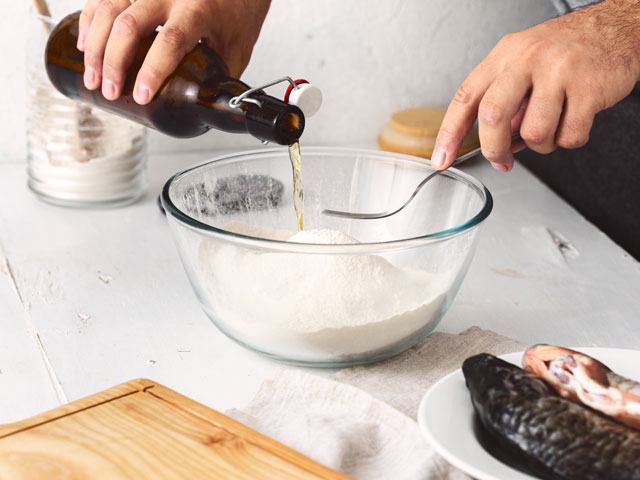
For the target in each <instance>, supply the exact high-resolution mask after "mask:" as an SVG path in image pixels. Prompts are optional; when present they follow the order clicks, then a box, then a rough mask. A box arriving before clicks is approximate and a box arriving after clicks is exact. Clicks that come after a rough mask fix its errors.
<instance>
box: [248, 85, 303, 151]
mask: <svg viewBox="0 0 640 480" xmlns="http://www.w3.org/2000/svg"><path fill="white" fill-rule="evenodd" d="M254 98H255V99H256V100H258V101H259V102H261V103H262V105H261V106H258V105H255V104H253V103H249V104H247V105H248V106H247V110H246V120H247V130H248V132H249V133H250V134H251V135H253V136H254V137H256V138H258V139H260V140H266V141H268V142H272V143H277V144H279V145H291V144H292V143H293V142H295V141H296V140H298V139H299V138H300V136H301V135H302V132H303V131H304V125H305V119H304V114H303V113H302V110H300V109H299V108H298V107H297V106H295V105H291V104H289V103H286V102H283V101H282V100H278V99H277V98H275V97H272V96H270V95H266V94H261V95H256V96H255V97H254Z"/></svg>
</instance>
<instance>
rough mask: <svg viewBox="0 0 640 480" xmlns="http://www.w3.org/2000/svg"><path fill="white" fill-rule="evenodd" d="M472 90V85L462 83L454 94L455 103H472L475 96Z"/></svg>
mask: <svg viewBox="0 0 640 480" xmlns="http://www.w3.org/2000/svg"><path fill="white" fill-rule="evenodd" d="M472 92H473V90H472V89H471V86H470V85H469V84H467V83H463V84H462V85H460V87H459V88H458V90H457V91H456V94H455V95H454V96H453V101H454V102H455V103H459V104H463V105H464V104H467V103H470V102H471V99H472V98H473V94H472Z"/></svg>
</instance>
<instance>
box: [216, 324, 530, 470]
mask: <svg viewBox="0 0 640 480" xmlns="http://www.w3.org/2000/svg"><path fill="white" fill-rule="evenodd" d="M525 348H526V347H525V345H524V344H522V343H520V342H517V341H515V340H512V339H509V338H506V337H503V336H501V335H498V334H496V333H494V332H492V331H489V330H482V329H480V328H478V327H472V328H470V329H469V330H466V331H465V332H463V333H461V334H459V335H452V334H448V333H440V332H435V333H433V334H431V335H430V336H429V337H427V338H426V339H425V340H423V341H422V342H420V343H419V344H418V345H416V346H414V347H413V348H411V349H409V350H408V351H406V352H404V353H402V354H401V355H398V356H396V357H394V358H391V359H389V360H385V361H382V362H378V363H374V364H372V365H365V366H359V367H352V368H346V369H344V370H340V371H339V372H337V373H336V374H335V375H333V376H332V377H330V378H323V377H320V376H318V375H316V374H313V373H309V372H312V370H300V369H294V368H283V369H281V370H279V372H278V373H277V374H276V376H275V377H274V378H273V379H271V380H267V381H265V382H264V383H263V384H262V386H261V387H260V390H259V391H258V393H257V394H256V396H255V397H254V398H253V400H252V401H251V403H250V404H249V405H248V406H247V407H246V408H244V409H242V410H231V411H228V412H227V415H229V416H231V417H233V418H235V419H236V420H238V421H240V422H242V423H244V424H246V425H248V426H250V427H252V428H254V429H255V430H258V431H259V432H261V433H264V434H265V435H268V436H270V437H272V438H275V439H276V440H278V441H280V442H282V443H284V444H285V445H288V446H290V447H292V448H294V449H296V450H298V451H300V452H302V453H304V454H305V455H307V456H309V457H311V458H313V459H314V460H316V461H318V462H320V463H323V464H324V465H327V466H329V467H331V468H334V469H336V470H339V471H341V472H344V473H346V474H348V475H351V476H353V477H355V478H357V479H361V480H368V479H394V480H404V479H406V480H413V479H420V480H423V479H451V480H458V479H460V480H463V479H464V480H468V479H469V478H470V477H468V476H467V475H465V474H464V473H463V472H461V471H460V470H458V469H456V468H454V467H452V466H451V465H449V464H448V463H447V462H446V461H445V460H444V459H442V457H440V456H439V455H438V454H437V453H436V452H435V451H434V450H433V448H432V447H431V446H430V445H429V444H428V443H427V441H426V440H425V439H424V437H423V436H422V434H421V433H420V429H419V427H418V424H417V422H416V418H417V411H418V405H419V403H420V400H421V399H422V396H423V395H424V394H425V392H426V391H427V390H428V389H429V387H430V386H431V385H432V384H433V383H435V382H436V381H437V380H439V379H440V378H442V377H443V376H444V375H446V374H447V373H449V372H451V371H453V370H456V369H458V368H460V366H461V365H462V362H463V361H464V359H465V358H467V357H469V356H471V355H474V354H476V353H482V352H486V353H492V354H494V355H502V354H504V353H510V352H515V351H521V350H524V349H525Z"/></svg>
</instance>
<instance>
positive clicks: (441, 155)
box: [431, 145, 447, 168]
mask: <svg viewBox="0 0 640 480" xmlns="http://www.w3.org/2000/svg"><path fill="white" fill-rule="evenodd" d="M446 158H447V152H446V150H445V149H444V147H443V146H440V145H438V146H437V147H436V148H435V149H434V151H433V155H431V165H432V166H433V167H435V168H441V167H442V165H444V161H445V159H446Z"/></svg>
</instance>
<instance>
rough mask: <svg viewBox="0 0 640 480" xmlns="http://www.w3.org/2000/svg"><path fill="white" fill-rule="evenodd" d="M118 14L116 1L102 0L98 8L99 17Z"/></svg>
mask: <svg viewBox="0 0 640 480" xmlns="http://www.w3.org/2000/svg"><path fill="white" fill-rule="evenodd" d="M117 14H118V10H117V9H116V5H115V3H113V1H112V0H102V1H101V2H100V3H99V4H98V7H97V8H96V15H97V16H99V17H115V16H116V15H117Z"/></svg>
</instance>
